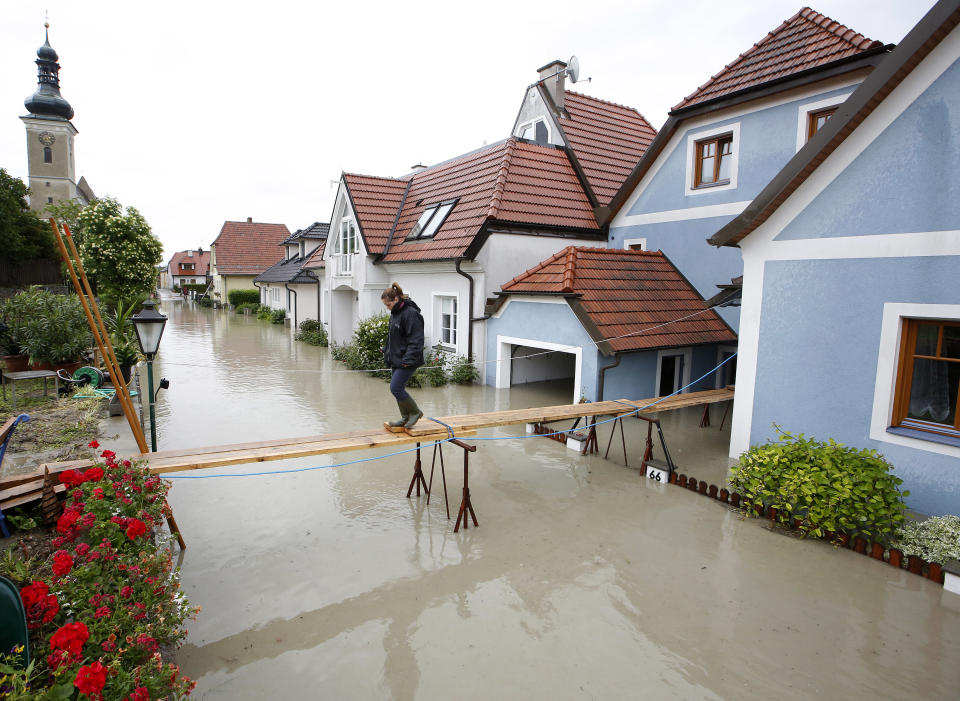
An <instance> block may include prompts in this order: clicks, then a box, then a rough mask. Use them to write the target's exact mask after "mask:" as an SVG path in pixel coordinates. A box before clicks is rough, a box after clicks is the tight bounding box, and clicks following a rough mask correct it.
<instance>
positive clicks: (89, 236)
mask: <svg viewBox="0 0 960 701" xmlns="http://www.w3.org/2000/svg"><path fill="white" fill-rule="evenodd" d="M79 223H80V225H81V227H82V228H83V241H82V243H81V246H80V258H81V259H82V262H83V267H84V268H86V271H87V275H88V276H90V277H91V278H92V282H94V284H95V286H96V289H97V293H98V294H100V295H102V296H104V297H106V298H107V299H108V300H111V301H112V302H114V303H116V302H117V301H119V300H128V301H139V300H142V299H144V298H146V297H148V296H149V295H150V293H151V292H153V288H154V286H155V285H156V278H157V271H156V268H157V265H159V264H160V262H161V260H162V258H163V245H162V244H161V243H160V240H159V239H157V237H156V236H154V235H153V233H152V232H151V231H150V225H149V224H147V220H146V219H144V218H143V216H142V215H141V214H140V212H138V211H137V210H136V209H134V208H133V207H127V209H126V213H124V211H123V206H122V205H121V204H120V203H119V202H117V200H115V199H112V198H110V197H105V198H103V199H100V200H96V201H95V202H91V203H90V204H88V205H87V206H86V207H85V208H84V209H83V211H82V212H81V213H80V222H79Z"/></svg>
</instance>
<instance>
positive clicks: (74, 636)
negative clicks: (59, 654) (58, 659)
mask: <svg viewBox="0 0 960 701" xmlns="http://www.w3.org/2000/svg"><path fill="white" fill-rule="evenodd" d="M89 638H90V631H89V630H87V627H86V626H85V625H84V624H83V623H80V622H77V623H67V624H66V625H64V626H61V627H60V628H58V629H57V632H56V633H54V634H53V635H51V636H50V649H51V650H52V651H53V652H56V651H57V650H63V651H65V652H66V653H67V654H69V655H70V656H71V657H76V656H79V655H80V651H81V650H83V646H84V644H85V643H86V642H87V640H89Z"/></svg>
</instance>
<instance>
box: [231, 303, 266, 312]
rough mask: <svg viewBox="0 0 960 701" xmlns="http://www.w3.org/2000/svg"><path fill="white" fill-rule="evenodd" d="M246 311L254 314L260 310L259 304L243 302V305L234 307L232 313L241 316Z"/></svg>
mask: <svg viewBox="0 0 960 701" xmlns="http://www.w3.org/2000/svg"><path fill="white" fill-rule="evenodd" d="M247 309H249V310H250V313H251V314H255V313H256V312H257V311H259V309H260V304H259V303H255V302H244V303H243V304H238V305H237V306H236V307H234V311H235V312H236V313H237V314H243V312H244V311H246V310H247Z"/></svg>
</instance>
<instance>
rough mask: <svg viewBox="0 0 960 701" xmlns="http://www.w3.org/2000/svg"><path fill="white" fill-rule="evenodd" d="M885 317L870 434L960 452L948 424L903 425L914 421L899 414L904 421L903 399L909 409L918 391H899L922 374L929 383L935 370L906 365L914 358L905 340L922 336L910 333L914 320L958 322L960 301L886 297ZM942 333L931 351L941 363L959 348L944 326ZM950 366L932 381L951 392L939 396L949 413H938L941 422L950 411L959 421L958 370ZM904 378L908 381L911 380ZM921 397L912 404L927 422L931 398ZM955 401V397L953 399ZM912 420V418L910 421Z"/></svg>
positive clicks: (936, 323)
mask: <svg viewBox="0 0 960 701" xmlns="http://www.w3.org/2000/svg"><path fill="white" fill-rule="evenodd" d="M882 319H883V320H882V323H881V329H880V345H879V349H878V353H877V374H876V381H875V385H874V395H873V411H872V415H871V418H870V438H872V439H874V440H876V441H880V442H882V443H892V444H894V445H900V446H904V447H909V448H915V449H917V450H923V451H927V452H931V453H939V454H941V455H949V456H951V457H955V458H960V446H958V445H957V440H956V439H955V438H954V437H953V436H951V431H950V429H949V428H947V429H946V430H944V428H943V427H942V426H940V425H933V426H928V427H927V428H935V429H937V430H935V431H922V430H903V429H904V428H907V429H910V428H912V427H911V426H909V425H908V426H897V425H896V424H897V423H898V418H899V419H901V422H902V419H903V417H898V416H897V412H898V410H899V411H900V412H902V413H909V411H907V412H904V402H906V408H907V409H909V408H910V405H911V404H912V403H913V402H912V400H913V399H914V397H912V396H911V395H912V394H913V392H912V391H911V392H909V393H907V395H906V397H903V396H900V397H899V401H898V395H900V394H902V392H903V390H905V389H910V390H913V383H914V382H915V381H917V380H920V381H924V382H928V383H929V381H930V380H931V379H932V378H931V377H930V376H927V375H924V373H923V372H919V373H918V372H917V368H916V367H915V366H912V367H910V368H907V367H906V366H905V364H906V363H909V362H910V358H908V357H904V356H905V355H906V354H904V353H903V350H904V344H905V343H906V342H907V341H909V340H913V341H914V343H916V342H917V340H918V339H917V338H916V336H914V337H913V338H912V339H911V337H910V331H911V329H910V326H911V324H924V323H930V324H931V325H933V326H937V327H942V326H943V325H947V326H950V325H955V324H958V323H960V304H914V303H900V302H886V303H884V305H883V317H882ZM937 336H938V338H937V344H936V352H934V353H927V354H926V355H930V356H935V359H934V361H933V363H937V362H938V360H940V359H942V358H943V357H944V356H946V357H947V358H949V356H950V355H957V354H958V351H956V344H955V343H954V345H952V346H950V345H945V344H944V339H943V336H944V334H943V331H942V329H940V330H939V331H938V334H937ZM914 350H916V348H914ZM945 350H946V352H945ZM913 362H914V363H915V362H916V361H915V360H913ZM930 364H931V362H930V361H929V360H928V363H927V365H930ZM940 364H943V363H942V360H940ZM950 365H953V363H950ZM907 369H909V370H912V372H909V373H907V372H904V371H905V370H907ZM950 370H951V368H948V369H947V373H946V374H945V375H944V376H942V377H936V378H935V379H936V382H934V383H932V384H931V385H930V386H935V387H938V388H940V389H941V390H943V389H944V388H945V389H946V390H947V391H946V393H943V392H941V394H942V397H939V398H938V399H939V400H940V401H943V400H946V406H947V416H946V417H943V418H939V417H938V418H937V421H936V424H944V423H948V420H949V419H950V418H951V414H950V412H951V411H952V412H953V414H952V419H953V421H954V422H955V421H956V413H955V412H956V396H957V391H958V390H957V380H956V377H957V372H956V370H955V369H954V371H953V374H952V376H951V372H950ZM905 383H909V385H907V384H905ZM951 389H952V391H953V393H952V394H951V393H950V390H951ZM918 398H919V399H921V400H923V401H920V402H918V403H917V406H916V407H913V408H917V409H920V413H921V416H920V421H919V422H920V423H922V420H923V419H925V418H927V419H928V418H930V417H929V416H925V415H923V410H924V409H925V406H924V405H925V404H926V403H927V402H926V399H927V398H926V397H924V396H919V397H918ZM951 401H952V402H953V403H952V404H951ZM915 422H916V421H915ZM907 423H908V424H909V423H912V422H910V421H908V422H907ZM928 423H929V422H928Z"/></svg>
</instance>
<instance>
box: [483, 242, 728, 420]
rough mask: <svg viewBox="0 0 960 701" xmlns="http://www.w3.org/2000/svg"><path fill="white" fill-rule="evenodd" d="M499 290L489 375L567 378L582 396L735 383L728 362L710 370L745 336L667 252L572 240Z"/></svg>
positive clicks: (507, 382) (638, 395)
mask: <svg viewBox="0 0 960 701" xmlns="http://www.w3.org/2000/svg"><path fill="white" fill-rule="evenodd" d="M497 295H498V298H497V301H496V303H495V304H494V305H492V306H491V308H490V309H489V310H488V312H489V313H490V318H489V319H488V320H487V357H488V358H491V359H495V360H496V362H495V363H487V366H486V377H485V378H484V380H485V382H486V383H487V384H491V385H495V386H496V387H504V388H506V387H510V386H512V385H518V384H525V383H528V382H542V381H546V380H553V381H566V382H569V383H570V389H571V391H572V396H571V400H572V401H573V402H577V401H579V400H580V399H581V398H586V399H588V400H590V401H598V400H602V399H619V398H627V399H643V398H647V397H658V396H666V395H669V394H673V393H674V392H676V391H678V390H680V389H681V388H684V387H686V386H688V385H691V386H690V387H689V388H688V391H696V390H701V389H713V388H714V387H719V386H724V385H726V384H728V383H729V377H728V376H726V375H725V374H724V373H723V369H721V371H719V372H716V373H711V372H710V371H711V369H712V368H714V367H715V366H716V365H717V364H718V362H719V361H722V360H723V359H724V358H725V357H729V356H730V354H732V353H733V352H734V350H735V348H736V335H735V334H734V333H733V331H732V330H731V329H730V327H729V326H728V325H727V324H726V323H725V322H724V321H723V320H722V319H721V318H720V317H719V316H718V315H717V313H716V312H715V311H714V310H712V309H710V308H708V306H707V305H706V304H705V303H704V301H703V298H702V297H701V296H700V295H699V294H697V291H696V290H694V289H693V287H692V286H691V285H690V283H689V282H687V280H686V279H684V277H683V275H681V274H680V272H679V271H678V270H677V269H676V268H675V267H674V266H673V264H672V263H671V262H670V261H669V260H668V259H667V257H666V256H665V255H664V254H663V253H661V252H659V251H656V252H652V251H629V250H627V251H625V250H616V249H610V248H593V247H576V246H569V247H567V248H565V249H563V250H562V251H560V252H559V253H557V254H556V255H554V256H551V257H550V258H548V259H547V260H545V261H544V262H542V263H540V264H539V265H538V266H536V267H534V268H531V269H530V270H528V271H526V272H524V273H522V274H521V275H518V276H517V277H515V278H513V279H512V280H510V281H509V282H508V283H506V284H505V285H503V288H502V290H501V291H500V292H498V293H497ZM704 375H706V377H703V379H702V380H701V381H700V382H696V381H697V379H698V378H700V377H702V376H704Z"/></svg>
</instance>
